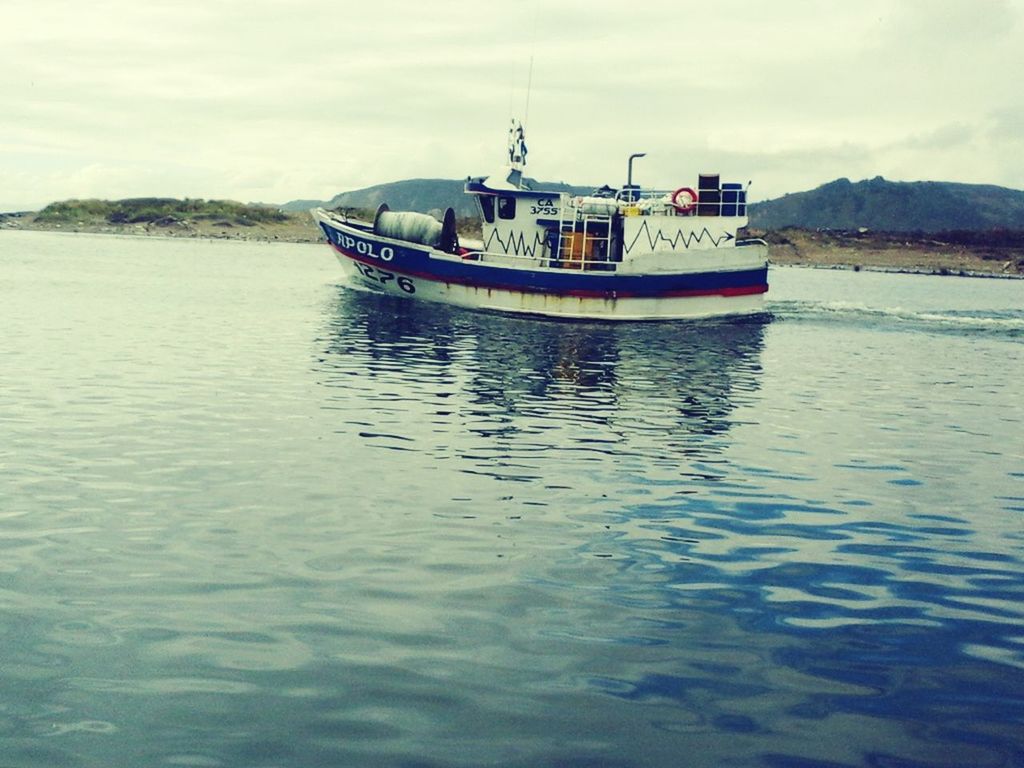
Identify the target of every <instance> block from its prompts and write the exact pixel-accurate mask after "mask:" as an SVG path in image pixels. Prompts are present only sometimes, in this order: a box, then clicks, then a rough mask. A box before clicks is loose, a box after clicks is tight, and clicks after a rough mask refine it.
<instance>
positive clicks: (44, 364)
mask: <svg viewBox="0 0 1024 768" xmlns="http://www.w3.org/2000/svg"><path fill="white" fill-rule="evenodd" d="M340 279H341V278H340V270H339V268H338V266H337V265H336V264H335V263H334V261H333V259H332V257H331V255H330V252H329V251H328V250H327V248H326V247H320V246H295V245H259V244H241V243H220V242H199V241H160V240H154V239H145V238H138V239H132V238H116V237H100V236H87V235H49V234H40V233H19V232H4V233H0V649H2V650H0V765H2V766H4V768H8V767H16V768H37V767H38V768H43V767H45V768H53V767H54V766H73V767H76V768H77V767H79V766H82V767H83V768H85V767H88V768H111V767H114V766H231V767H234V766H239V767H242V766H246V767H250V766H251V767H254V768H270V767H272V766H279V767H287V768H293V767H294V768H312V767H314V766H410V767H411V766H417V767H420V766H483V765H495V766H615V767H617V768H618V767H623V766H679V765H686V766H768V767H770V768H773V767H777V766H796V767H799V768H806V767H807V766H861V765H866V766H885V767H892V768H907V767H909V766H966V765H970V766H1014V765H1024V568H1022V565H1024V460H1022V459H1024V456H1022V453H1024V438H1022V435H1024V403H1022V397H1021V396H1022V394H1024V386H1022V384H1021V382H1022V381H1024V354H1022V351H1024V310H1022V307H1024V282H1018V281H1001V280H970V279H959V278H934V277H915V276H900V275H880V274H867V273H856V274H855V273H851V272H830V271H814V270H799V269H776V270H774V272H773V274H772V282H773V287H772V292H771V294H770V299H769V309H770V310H771V314H770V315H769V316H766V317H763V318H756V319H747V320H743V321H735V320H734V321H715V322H704V323H664V324H648V325H644V324H631V325H607V324H599V323H564V322H554V321H542V320H532V319H514V318H505V317H499V316H491V315H486V314H480V313H473V312H467V311H461V310H455V309H448V308H443V307H436V306H430V305H420V304H416V303H412V302H405V301H402V300H397V299H396V300H390V299H387V298H383V297H378V296H372V295H367V294H360V293H356V292H354V291H351V290H347V289H345V288H343V287H342V286H341V285H340Z"/></svg>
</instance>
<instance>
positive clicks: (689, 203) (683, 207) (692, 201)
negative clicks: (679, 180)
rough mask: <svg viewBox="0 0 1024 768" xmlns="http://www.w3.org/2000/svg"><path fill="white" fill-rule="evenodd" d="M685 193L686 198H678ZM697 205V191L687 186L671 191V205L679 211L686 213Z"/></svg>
mask: <svg viewBox="0 0 1024 768" xmlns="http://www.w3.org/2000/svg"><path fill="white" fill-rule="evenodd" d="M683 195H685V196H686V200H685V201H680V200H679V198H680V197H681V196H683ZM696 206H697V193H696V192H694V191H693V190H692V189H690V188H689V187H680V188H679V189H677V190H676V191H675V192H673V193H672V207H673V208H675V209H676V210H677V211H679V213H686V212H687V211H692V210H693V209H694V208H695V207H696Z"/></svg>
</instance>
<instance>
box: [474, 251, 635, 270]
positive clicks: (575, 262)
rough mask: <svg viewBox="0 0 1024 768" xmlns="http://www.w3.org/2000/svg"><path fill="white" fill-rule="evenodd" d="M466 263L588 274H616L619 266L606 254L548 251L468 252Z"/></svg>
mask: <svg viewBox="0 0 1024 768" xmlns="http://www.w3.org/2000/svg"><path fill="white" fill-rule="evenodd" d="M461 258H462V259H463V260H465V261H478V262H480V263H482V264H492V265H500V266H508V267H518V268H520V269H521V268H524V267H531V268H534V269H558V270H562V269H574V270H582V271H587V272H614V271H615V268H616V266H617V264H616V263H615V262H612V261H609V260H608V259H607V258H605V256H604V254H598V255H596V256H595V255H594V254H593V253H592V252H591V253H578V254H573V253H570V252H566V251H548V250H547V249H545V251H544V255H543V256H529V255H526V254H514V253H501V252H495V251H466V252H465V253H463V254H461Z"/></svg>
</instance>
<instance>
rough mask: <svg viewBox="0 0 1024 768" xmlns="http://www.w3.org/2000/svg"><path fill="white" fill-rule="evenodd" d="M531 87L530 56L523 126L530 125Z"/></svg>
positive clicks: (531, 70) (531, 57)
mask: <svg viewBox="0 0 1024 768" xmlns="http://www.w3.org/2000/svg"><path fill="white" fill-rule="evenodd" d="M532 87H533V55H532V54H531V55H530V72H529V74H528V75H527V76H526V109H525V110H524V114H523V125H529V124H530V89H531V88H532Z"/></svg>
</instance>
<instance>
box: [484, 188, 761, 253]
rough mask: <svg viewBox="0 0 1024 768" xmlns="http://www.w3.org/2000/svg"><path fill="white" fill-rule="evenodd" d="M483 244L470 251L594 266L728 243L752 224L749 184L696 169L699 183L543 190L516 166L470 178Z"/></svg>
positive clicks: (728, 245)
mask: <svg viewBox="0 0 1024 768" xmlns="http://www.w3.org/2000/svg"><path fill="white" fill-rule="evenodd" d="M465 191H466V193H467V194H471V195H473V196H474V197H475V199H476V203H477V208H478V210H479V213H480V218H481V226H482V232H483V247H482V248H481V249H480V251H479V252H473V253H471V254H470V255H469V256H470V258H479V259H481V260H487V261H505V260H507V259H527V260H532V261H534V262H540V263H541V264H542V265H543V266H549V267H560V268H564V269H585V270H595V271H613V270H617V269H618V266H617V265H619V264H621V263H623V262H628V261H629V260H630V259H633V258H636V257H638V256H646V255H650V254H680V253H685V252H686V251H689V250H695V251H696V250H701V251H706V250H707V249H710V248H723V247H731V246H734V245H735V244H736V231H737V230H738V229H739V228H741V227H743V226H745V225H746V224H747V211H746V190H745V189H744V188H743V186H742V185H741V184H731V183H727V184H721V183H720V181H719V177H718V176H717V175H702V176H700V177H699V181H698V185H697V189H696V190H694V189H692V188H690V187H680V188H679V189H676V190H674V191H665V190H648V189H643V188H641V187H640V186H639V185H635V184H627V185H624V186H623V187H621V188H619V189H613V188H611V187H602V188H601V189H599V190H595V191H594V192H593V193H591V194H590V195H572V194H568V193H566V192H550V191H548V192H545V191H539V190H533V189H530V188H528V187H527V186H525V184H524V183H523V180H522V174H521V172H520V171H518V170H516V169H512V170H511V171H510V172H509V173H508V174H507V175H505V177H504V178H502V175H498V176H497V177H494V176H492V177H482V178H476V179H469V180H467V182H466V186H465Z"/></svg>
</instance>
